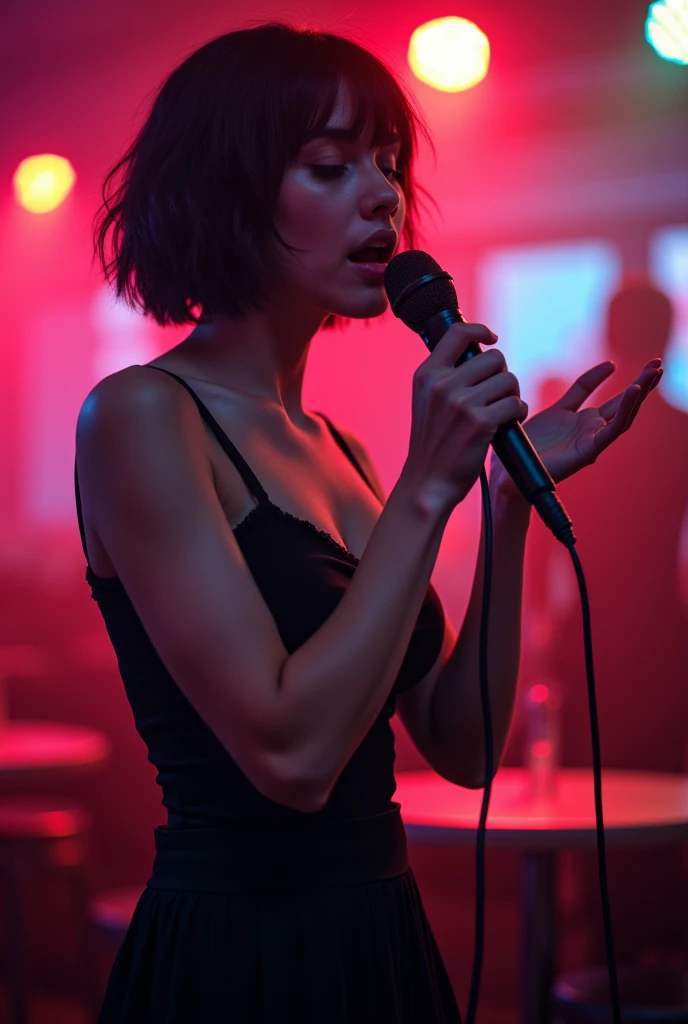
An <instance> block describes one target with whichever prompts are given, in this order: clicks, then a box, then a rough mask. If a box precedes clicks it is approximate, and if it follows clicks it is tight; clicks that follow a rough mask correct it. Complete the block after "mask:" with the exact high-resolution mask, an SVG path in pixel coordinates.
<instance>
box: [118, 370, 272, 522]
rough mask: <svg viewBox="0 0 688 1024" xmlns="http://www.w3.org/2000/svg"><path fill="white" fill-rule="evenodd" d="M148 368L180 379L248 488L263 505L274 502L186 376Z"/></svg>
mask: <svg viewBox="0 0 688 1024" xmlns="http://www.w3.org/2000/svg"><path fill="white" fill-rule="evenodd" d="M137 365H141V364H137ZM146 369H150V370H160V371H161V372H162V373H167V374H169V375H170V377H174V379H175V380H177V381H179V383H180V384H181V385H182V387H184V388H186V390H187V391H188V392H189V394H190V395H191V397H192V398H193V400H194V402H195V403H196V406H197V408H198V411H199V412H200V414H201V416H202V417H203V419H204V421H205V422H206V423H207V424H208V426H209V427H210V429H211V430H212V432H213V434H214V435H215V437H216V438H217V440H218V441H219V442H220V444H221V445H222V448H223V449H224V451H225V454H226V455H228V456H229V458H230V459H231V461H232V462H233V463H234V465H235V466H236V468H237V469H238V470H239V473H240V474H241V477H242V479H243V481H244V483H245V484H246V486H247V488H248V489H249V491H250V492H251V493H252V494H254V495H255V496H256V497H257V498H258V502H259V504H261V505H262V504H268V505H270V504H272V502H271V501H270V499H269V497H268V494H267V491H266V490H265V488H264V487H263V485H262V484H261V482H260V480H259V479H258V477H257V476H256V474H255V473H254V472H253V470H252V469H251V467H250V466H249V464H248V462H246V460H245V459H244V457H243V455H242V454H241V452H240V451H239V450H238V448H237V447H236V446H235V445H234V444H233V442H232V441H230V439H229V438H228V437H227V435H226V433H225V432H224V430H223V429H222V427H221V426H220V424H219V423H218V422H217V420H216V419H215V417H214V416H213V414H212V413H211V412H210V410H209V409H208V408H207V407H206V406H205V405H204V404H203V402H202V401H201V400H200V398H199V397H198V395H197V394H196V392H195V391H194V390H193V388H191V387H190V386H189V385H188V384H187V383H186V381H185V380H184V378H183V377H178V376H177V374H176V373H172V371H171V370H165V369H163V367H162V366H152V365H151V364H150V363H149V364H147V366H146Z"/></svg>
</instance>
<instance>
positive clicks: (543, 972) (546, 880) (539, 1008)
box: [520, 851, 556, 1024]
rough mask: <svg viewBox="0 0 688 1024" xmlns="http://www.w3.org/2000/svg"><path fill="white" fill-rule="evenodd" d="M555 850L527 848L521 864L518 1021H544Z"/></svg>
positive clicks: (551, 954) (551, 959)
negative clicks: (527, 850)
mask: <svg viewBox="0 0 688 1024" xmlns="http://www.w3.org/2000/svg"><path fill="white" fill-rule="evenodd" d="M555 857H556V854H555V853H554V852H552V851H537V852H535V851H531V852H529V853H525V854H524V855H523V861H522V865H521V916H522V929H523V930H522V934H521V1015H520V1019H521V1024H548V1021H549V1000H550V990H551V987H552V983H553V980H554V967H555V922H554V916H555V880H556V863H555Z"/></svg>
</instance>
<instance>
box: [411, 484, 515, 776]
mask: <svg viewBox="0 0 688 1024" xmlns="http://www.w3.org/2000/svg"><path fill="white" fill-rule="evenodd" d="M490 502H491V505H492V528H493V534H492V583H491V591H490V618H489V623H488V640H487V651H488V654H487V678H488V688H489V694H490V712H491V718H492V732H493V737H494V770H495V772H496V771H497V768H498V766H499V762H500V759H501V757H502V754H503V752H504V747H505V745H506V741H507V737H508V734H509V726H510V724H511V719H512V717H513V712H514V703H515V698H516V688H517V683H518V667H519V659H520V652H521V604H522V593H523V560H524V553H525V545H526V535H527V532H528V524H529V522H530V515H531V506H530V505H529V503H528V502H527V501H525V499H524V498H522V497H521V495H520V494H517V493H511V492H510V491H508V490H507V489H506V488H505V487H504V486H503V483H502V478H501V476H500V474H499V473H496V472H494V471H493V472H492V473H491V475H490ZM484 567H485V522H484V519H483V526H482V530H481V535H480V546H479V549H478V560H477V564H476V569H475V575H474V578H473V586H472V589H471V596H470V599H469V602H468V608H467V611H466V615H465V618H464V621H463V624H462V626H461V630H460V632H459V635H458V637H457V640H456V643H455V645H454V648H453V650H452V652H451V654H450V655H449V658H448V659H447V661H446V662H445V664H444V666H443V668H442V671H441V673H440V675H439V676H438V678H437V681H436V683H435V688H434V691H433V695H432V702H431V707H430V720H431V724H430V732H431V735H432V737H433V748H434V750H435V755H436V758H437V760H438V762H439V763H441V766H442V774H443V776H444V777H445V778H448V779H449V780H450V781H452V782H455V783H456V785H459V786H464V787H468V788H479V787H480V786H483V785H484V782H485V768H484V761H485V753H484V725H483V712H482V701H481V696H480V675H479V653H480V650H479V649H480V621H481V610H482V607H481V606H482V597H483V582H484Z"/></svg>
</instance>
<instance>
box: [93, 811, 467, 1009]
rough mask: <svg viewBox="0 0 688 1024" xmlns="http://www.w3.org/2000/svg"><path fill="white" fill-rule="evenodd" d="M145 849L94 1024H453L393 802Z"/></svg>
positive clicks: (162, 834)
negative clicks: (339, 816)
mask: <svg viewBox="0 0 688 1024" xmlns="http://www.w3.org/2000/svg"><path fill="white" fill-rule="evenodd" d="M155 849H156V854H155V860H154V865H153V874H152V876H151V878H150V879H149V880H148V882H147V885H146V888H145V889H144V891H143V893H142V895H141V898H140V899H139V901H138V904H137V906H136V910H135V911H134V915H133V917H132V920H131V923H130V925H129V929H128V931H127V934H126V936H125V938H124V941H123V943H122V945H121V946H120V948H119V951H118V953H117V956H116V958H115V961H114V964H113V967H112V971H111V974H110V978H109V981H108V985H107V989H106V992H105V999H104V1002H103V1006H102V1009H101V1012H100V1015H99V1018H98V1024H368V1022H370V1024H461V1015H460V1013H459V1010H458V1007H457V1004H456V1000H455V998H454V993H453V991H452V987H451V983H450V981H449V978H448V975H447V971H446V968H445V966H444V963H443V962H442V958H441V955H440V952H439V949H438V947H437V943H436V941H435V938H434V936H433V933H432V930H431V928H430V924H429V922H428V919H427V917H426V915H425V911H424V908H423V904H422V902H421V898H420V893H419V891H418V887H417V885H416V880H415V878H414V875H413V872H412V870H411V868H410V866H409V863H408V856H407V846H406V834H405V832H404V827H403V822H402V819H401V815H400V812H399V804H395V805H394V807H393V808H392V810H390V811H386V812H385V813H383V814H378V815H375V816H373V817H369V818H360V819H352V820H349V821H339V822H326V821H318V819H317V817H315V816H313V817H311V816H309V817H308V818H306V819H304V820H303V821H299V822H298V823H295V824H292V823H289V824H286V825H285V824H284V823H279V824H266V825H251V826H246V825H242V826H236V827H232V828H226V829H168V828H167V827H165V826H160V827H158V828H156V829H155Z"/></svg>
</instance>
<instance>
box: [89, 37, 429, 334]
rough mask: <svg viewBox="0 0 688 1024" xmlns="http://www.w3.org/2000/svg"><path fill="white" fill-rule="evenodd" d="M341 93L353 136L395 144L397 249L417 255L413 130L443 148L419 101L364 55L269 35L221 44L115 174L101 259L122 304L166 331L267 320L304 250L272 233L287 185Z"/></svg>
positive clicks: (110, 177) (198, 60)
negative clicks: (402, 204)
mask: <svg viewBox="0 0 688 1024" xmlns="http://www.w3.org/2000/svg"><path fill="white" fill-rule="evenodd" d="M342 84H343V85H345V86H347V87H348V89H349V90H350V96H351V97H352V104H353V114H354V122H353V123H352V125H351V127H352V128H353V130H354V131H355V132H356V134H357V137H360V136H361V134H362V132H363V131H364V130H367V129H371V130H372V136H371V137H372V144H373V145H374V146H384V145H387V144H388V143H389V142H390V135H391V134H392V132H393V131H395V130H396V131H397V132H398V133H399V135H400V141H401V148H400V153H399V159H398V161H397V168H398V170H399V171H400V172H401V175H400V178H399V180H400V184H401V187H402V188H403V192H404V197H405V200H406V218H405V223H404V228H403V231H402V241H403V242H405V243H406V245H407V247H408V248H415V246H416V241H415V238H416V231H417V229H416V216H417V198H416V194H417V191H422V192H423V193H425V195H429V194H428V193H427V192H426V190H425V189H422V188H421V187H420V186H418V185H417V184H416V183H415V182H414V179H413V165H414V159H415V156H416V146H417V132H418V130H420V131H421V132H422V133H423V135H424V136H425V138H426V139H427V141H428V142H429V144H430V147H431V150H432V152H433V154H435V148H434V146H433V143H432V139H431V138H430V134H429V131H428V129H427V127H426V125H425V123H424V122H423V120H422V117H421V115H420V114H419V113H417V112H416V110H415V107H414V105H413V103H412V100H411V99H410V97H408V96H407V95H406V93H405V92H404V90H403V89H402V87H401V85H400V84H399V82H398V81H397V79H396V77H395V76H394V74H393V72H392V71H391V70H390V69H389V68H388V67H387V66H386V65H385V64H384V63H383V62H382V61H380V60H379V59H378V58H377V57H375V56H373V54H371V53H370V52H368V51H367V50H366V49H364V48H363V47H361V46H359V45H358V44H357V43H355V42H352V41H351V40H348V39H345V38H343V37H341V36H337V35H330V34H327V33H321V32H319V31H316V30H313V29H308V28H305V29H296V28H294V27H292V26H290V25H288V24H284V23H282V22H267V23H261V24H259V25H257V26H254V27H249V28H243V29H240V30H238V31H235V32H229V33H227V34H225V35H221V36H218V37H217V38H215V39H212V40H211V41H210V42H208V43H206V44H204V45H203V46H201V47H200V48H199V49H198V50H196V51H195V52H194V53H192V54H191V55H190V56H189V57H187V58H186V59H185V60H184V61H183V62H182V63H181V64H180V65H179V66H178V67H176V68H175V70H174V71H172V73H171V74H170V75H169V77H168V78H167V79H166V80H165V81H164V83H163V85H162V87H161V88H160V89H159V91H158V93H157V95H156V97H155V99H154V101H153V105H152V108H151V110H150V113H149V115H148V117H147V119H146V121H145V123H144V124H143V127H142V128H141V129H140V131H139V132H138V134H137V136H136V137H135V140H134V142H133V143H132V145H131V146H130V148H129V149H128V151H127V152H126V153H125V155H124V156H123V157H122V159H121V160H120V161H119V162H118V163H117V164H116V165H115V166H114V167H113V168H112V169H111V170H110V171H109V173H108V174H107V176H106V178H105V181H104V183H103V187H102V199H103V203H102V205H101V206H100V208H99V210H98V212H97V214H96V216H95V218H94V226H93V241H94V260H95V258H96V257H98V259H99V261H100V266H101V268H102V270H103V273H104V275H105V279H106V281H107V282H108V283H109V284H114V286H115V290H116V294H117V296H118V297H122V296H123V297H124V299H125V301H126V302H127V303H128V304H129V305H130V306H131V307H132V308H135V309H137V310H139V311H141V312H143V313H144V314H145V315H146V316H150V317H152V318H153V319H154V320H155V321H156V322H157V323H158V324H160V325H162V326H165V325H168V324H185V323H199V322H201V321H202V320H207V319H209V318H211V317H212V316H213V315H220V314H222V315H225V316H227V317H230V318H232V319H240V318H242V317H243V316H244V315H246V314H247V313H249V312H251V311H259V310H260V309H262V308H264V305H265V303H266V301H267V300H268V299H269V294H270V290H271V286H272V285H274V284H279V283H280V282H281V281H282V280H283V278H282V276H281V274H282V272H283V266H282V263H281V261H280V258H279V257H280V252H279V246H280V245H281V246H282V247H283V249H284V250H288V251H289V252H291V253H294V252H297V251H300V250H298V249H297V247H295V246H290V245H288V244H287V243H286V242H285V241H284V240H283V239H282V238H281V236H280V234H279V232H278V231H277V230H276V228H275V226H274V223H273V220H274V211H275V206H276V201H277V198H278V193H279V188H280V184H281V181H282V177H283V175H284V172H285V170H286V168H287V167H289V166H290V165H291V164H293V163H294V162H295V161H296V159H297V156H298V153H299V150H300V148H301V146H302V145H303V143H304V142H305V141H306V140H307V138H308V137H309V136H312V135H317V134H318V133H319V132H320V131H321V130H322V129H323V128H324V127H325V125H326V124H327V122H328V120H329V118H330V117H331V115H332V112H333V110H334V108H335V104H336V101H337V96H338V93H339V87H340V85H342ZM435 156H436V154H435ZM429 198H430V199H431V201H432V202H433V203H434V200H433V199H432V197H429ZM435 205H436V204H435ZM110 235H111V238H109V236H110ZM275 240H276V242H277V245H276V244H275ZM108 241H110V243H111V254H110V257H109V258H108V256H107V255H106V249H107V247H108ZM196 310H200V311H201V312H200V315H199V314H197V312H195V311H196ZM337 321H342V322H343V323H347V322H348V318H342V317H339V316H336V315H335V314H332V313H331V314H329V315H328V316H327V318H326V319H325V320H324V321H323V325H322V326H323V327H325V328H329V327H333V326H335V325H336V324H337Z"/></svg>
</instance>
